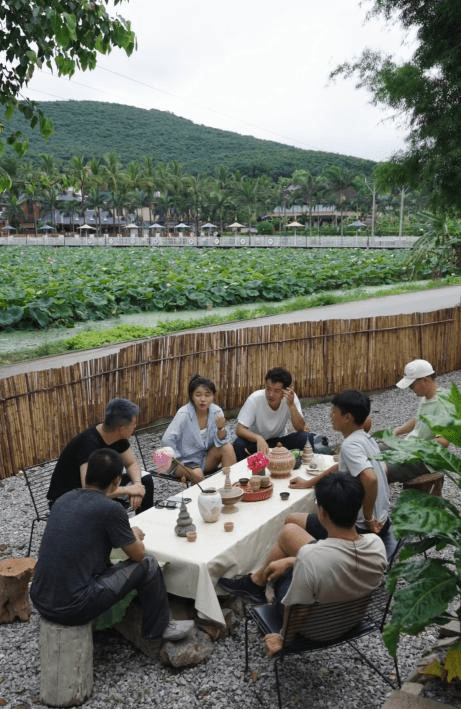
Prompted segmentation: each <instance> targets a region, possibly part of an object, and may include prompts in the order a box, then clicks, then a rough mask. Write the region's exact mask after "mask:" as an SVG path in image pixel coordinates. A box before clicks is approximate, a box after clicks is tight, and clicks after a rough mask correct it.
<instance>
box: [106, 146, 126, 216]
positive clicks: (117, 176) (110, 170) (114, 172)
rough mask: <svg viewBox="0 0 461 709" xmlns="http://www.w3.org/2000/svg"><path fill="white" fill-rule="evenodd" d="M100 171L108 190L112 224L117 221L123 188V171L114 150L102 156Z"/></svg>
mask: <svg viewBox="0 0 461 709" xmlns="http://www.w3.org/2000/svg"><path fill="white" fill-rule="evenodd" d="M102 173H103V175H104V179H105V181H106V184H107V187H108V190H109V192H110V203H111V205H112V213H113V217H114V224H115V223H116V221H117V216H118V212H117V208H118V207H120V205H121V201H122V200H121V191H122V188H123V180H124V171H123V166H122V163H121V162H120V160H119V158H118V155H117V154H116V153H114V152H111V153H107V154H106V155H104V158H103V165H102Z"/></svg>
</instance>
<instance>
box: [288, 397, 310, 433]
mask: <svg viewBox="0 0 461 709" xmlns="http://www.w3.org/2000/svg"><path fill="white" fill-rule="evenodd" d="M284 395H285V399H286V402H287V406H288V411H289V412H290V418H291V424H292V426H293V428H294V429H295V431H304V429H305V427H306V422H305V421H304V418H303V415H302V414H301V413H300V411H299V409H298V407H297V406H296V404H295V392H294V391H293V389H290V387H288V388H287V389H285V391H284Z"/></svg>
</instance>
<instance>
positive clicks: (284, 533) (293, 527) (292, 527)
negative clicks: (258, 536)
mask: <svg viewBox="0 0 461 709" xmlns="http://www.w3.org/2000/svg"><path fill="white" fill-rule="evenodd" d="M299 529H300V528H299V524H296V523H294V522H287V523H286V524H284V525H283V527H282V529H281V530H280V532H279V538H278V541H279V544H280V546H282V547H283V546H285V543H286V542H287V541H291V540H292V539H293V537H294V536H295V535H297V534H298V533H299Z"/></svg>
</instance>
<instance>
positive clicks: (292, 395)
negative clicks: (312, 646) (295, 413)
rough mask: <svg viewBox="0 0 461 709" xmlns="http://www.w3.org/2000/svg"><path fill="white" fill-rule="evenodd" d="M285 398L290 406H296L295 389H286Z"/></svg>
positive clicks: (284, 391)
mask: <svg viewBox="0 0 461 709" xmlns="http://www.w3.org/2000/svg"><path fill="white" fill-rule="evenodd" d="M283 396H284V397H285V399H286V402H287V404H288V406H292V405H293V404H294V401H295V392H294V389H291V388H290V387H287V388H286V389H284V390H283Z"/></svg>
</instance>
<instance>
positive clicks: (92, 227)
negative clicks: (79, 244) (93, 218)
mask: <svg viewBox="0 0 461 709" xmlns="http://www.w3.org/2000/svg"><path fill="white" fill-rule="evenodd" d="M79 229H94V226H90V225H89V224H82V226H79Z"/></svg>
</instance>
